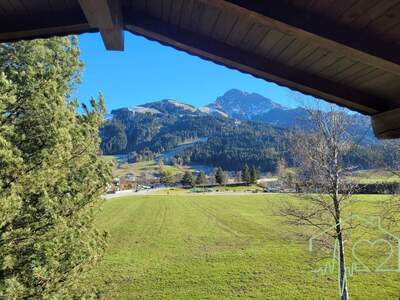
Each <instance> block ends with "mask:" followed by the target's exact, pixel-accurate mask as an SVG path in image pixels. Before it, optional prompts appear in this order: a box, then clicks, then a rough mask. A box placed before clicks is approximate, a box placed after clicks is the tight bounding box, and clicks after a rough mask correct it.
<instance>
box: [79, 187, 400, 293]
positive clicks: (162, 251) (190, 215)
mask: <svg viewBox="0 0 400 300" xmlns="http://www.w3.org/2000/svg"><path fill="white" fill-rule="evenodd" d="M287 197H289V196H287V195H283V194H279V195H277V194H274V195H265V194H263V195H254V194H253V195H251V194H249V195H245V196H244V195H236V196H235V195H232V196H225V195H223V196H222V195H220V196H217V195H214V196H213V195H185V194H183V195H178V194H177V195H173V196H162V195H153V196H134V197H126V198H116V199H113V200H109V201H107V202H106V203H105V206H104V210H103V211H102V213H101V215H100V216H99V218H98V225H99V227H100V228H101V229H105V230H107V231H108V232H109V234H110V241H109V247H108V249H107V253H106V255H105V257H104V259H103V261H102V262H101V263H100V264H99V265H98V267H97V268H96V269H95V270H94V271H93V272H92V273H90V274H87V278H86V280H88V281H90V282H91V283H94V284H96V285H97V286H100V287H101V288H102V289H103V290H104V292H105V293H107V294H106V299H337V274H336V273H333V274H325V275H323V274H315V273H312V272H311V263H312V261H313V258H312V257H311V255H310V254H309V252H308V250H307V244H306V242H304V241H300V240H298V239H296V238H295V235H294V234H295V232H297V231H298V230H299V229H298V228H294V227H289V226H288V225H284V224H283V223H282V219H281V217H279V216H278V215H277V210H278V208H279V205H280V203H281V202H282V201H283V200H285V199H286V198H287ZM375 199H376V198H375V197H372V196H363V197H362V198H360V200H359V201H358V202H357V203H356V204H355V205H354V207H353V209H354V210H356V211H357V212H358V213H360V214H364V215H365V214H368V213H371V212H372V211H373V207H374V203H375ZM349 280H350V281H349V289H350V295H351V299H399V296H400V285H399V283H400V275H399V273H374V274H366V273H356V274H355V275H354V276H353V277H351V278H350V279H349Z"/></svg>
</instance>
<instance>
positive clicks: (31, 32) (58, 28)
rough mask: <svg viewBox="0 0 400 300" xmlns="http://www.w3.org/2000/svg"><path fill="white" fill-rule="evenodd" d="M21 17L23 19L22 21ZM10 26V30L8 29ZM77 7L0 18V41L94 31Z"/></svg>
mask: <svg viewBox="0 0 400 300" xmlns="http://www.w3.org/2000/svg"><path fill="white" fill-rule="evenodd" d="M22 19H23V21H22ZM10 28H11V29H12V30H10ZM95 31H97V30H96V29H94V28H91V27H90V25H89V24H88V22H87V20H86V18H85V15H84V14H83V12H82V11H81V10H80V9H79V10H77V9H73V10H66V11H62V12H52V13H46V14H35V15H28V16H24V17H23V18H17V17H15V16H10V17H5V16H2V17H1V18H0V42H13V41H19V40H22V39H23V40H29V39H35V38H46V37H51V36H56V35H59V36H63V35H69V34H79V33H84V32H95Z"/></svg>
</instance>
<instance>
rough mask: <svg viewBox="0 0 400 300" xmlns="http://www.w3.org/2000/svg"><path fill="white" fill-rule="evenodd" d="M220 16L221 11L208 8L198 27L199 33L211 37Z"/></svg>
mask: <svg viewBox="0 0 400 300" xmlns="http://www.w3.org/2000/svg"><path fill="white" fill-rule="evenodd" d="M220 14H221V10H220V9H218V8H216V7H210V6H206V7H205V9H204V12H203V14H202V18H201V20H200V23H199V26H198V32H199V33H200V34H202V35H205V36H207V35H211V33H212V31H213V30H214V27H215V24H216V23H217V20H218V18H219V15H220Z"/></svg>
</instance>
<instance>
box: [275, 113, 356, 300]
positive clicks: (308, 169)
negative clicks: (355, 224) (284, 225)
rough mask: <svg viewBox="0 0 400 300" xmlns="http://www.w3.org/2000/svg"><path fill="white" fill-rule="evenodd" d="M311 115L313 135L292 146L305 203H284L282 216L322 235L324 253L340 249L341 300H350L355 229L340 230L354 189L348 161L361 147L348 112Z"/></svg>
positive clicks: (302, 136)
mask: <svg viewBox="0 0 400 300" xmlns="http://www.w3.org/2000/svg"><path fill="white" fill-rule="evenodd" d="M308 112H309V117H310V121H311V128H312V133H310V132H308V133H304V132H303V133H302V132H298V133H297V134H295V138H294V141H293V148H294V150H293V154H294V158H295V163H296V165H297V167H298V172H297V180H298V188H299V189H300V191H301V193H300V194H299V197H300V198H301V199H302V201H300V202H299V201H297V202H288V203H286V204H285V205H284V207H283V208H282V209H281V214H282V215H283V216H284V217H285V218H286V220H287V221H288V222H289V223H291V224H294V225H296V226H308V227H310V228H312V230H313V231H319V232H323V233H324V234H323V235H322V236H321V237H320V239H319V245H320V247H321V248H322V247H325V248H329V249H333V245H334V244H335V243H336V246H337V249H336V250H337V252H336V255H337V259H338V272H339V287H340V291H341V299H342V300H347V299H349V293H348V286H347V277H346V261H345V251H344V241H345V237H344V232H345V230H346V229H348V228H347V227H349V226H351V225H349V224H346V225H344V224H342V219H343V212H344V210H345V209H346V207H347V206H348V204H349V203H350V198H351V195H352V194H353V193H354V192H355V189H356V185H355V184H353V183H351V182H350V181H349V180H348V179H347V178H346V175H347V174H349V173H350V172H351V170H352V169H353V168H352V167H351V166H349V164H348V162H347V161H346V160H347V157H348V155H349V154H350V153H351V152H352V151H354V149H355V148H356V147H357V143H355V142H354V139H353V138H352V136H351V135H350V134H349V125H350V124H349V118H348V116H346V114H345V113H344V111H341V110H340V109H338V108H336V107H334V106H331V107H330V109H329V110H328V111H325V112H321V110H315V109H308ZM345 226H346V228H345Z"/></svg>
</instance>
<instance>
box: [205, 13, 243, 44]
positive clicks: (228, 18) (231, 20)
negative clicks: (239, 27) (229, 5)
mask: <svg viewBox="0 0 400 300" xmlns="http://www.w3.org/2000/svg"><path fill="white" fill-rule="evenodd" d="M238 18H239V16H238V15H236V14H231V13H229V11H225V10H221V12H220V14H219V15H218V18H217V20H216V22H215V23H214V25H213V29H212V32H211V36H212V37H213V38H214V39H216V40H218V41H225V40H226V39H227V37H228V35H229V33H230V32H231V30H233V29H232V28H233V26H234V25H235V24H236V22H238Z"/></svg>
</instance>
